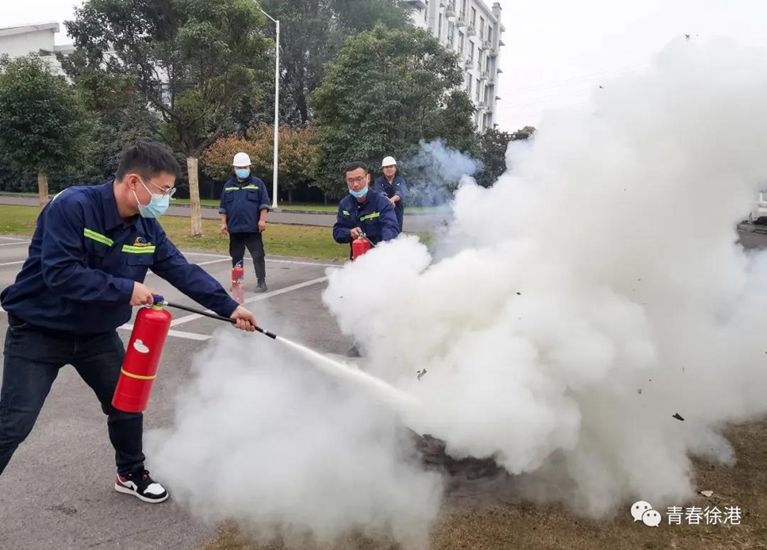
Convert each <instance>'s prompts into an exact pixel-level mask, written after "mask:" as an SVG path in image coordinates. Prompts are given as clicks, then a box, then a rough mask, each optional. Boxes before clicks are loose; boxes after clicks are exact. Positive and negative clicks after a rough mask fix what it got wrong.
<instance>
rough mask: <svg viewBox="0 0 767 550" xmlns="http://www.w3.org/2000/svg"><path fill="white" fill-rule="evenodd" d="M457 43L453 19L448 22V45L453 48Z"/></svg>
mask: <svg viewBox="0 0 767 550" xmlns="http://www.w3.org/2000/svg"><path fill="white" fill-rule="evenodd" d="M454 44H455V23H453V22H452V21H450V22H448V24H447V45H448V46H450V47H451V48H452V47H453V45H454Z"/></svg>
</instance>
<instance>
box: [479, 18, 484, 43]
mask: <svg viewBox="0 0 767 550" xmlns="http://www.w3.org/2000/svg"><path fill="white" fill-rule="evenodd" d="M479 39H480V40H484V39H485V18H484V17H481V16H480V18H479Z"/></svg>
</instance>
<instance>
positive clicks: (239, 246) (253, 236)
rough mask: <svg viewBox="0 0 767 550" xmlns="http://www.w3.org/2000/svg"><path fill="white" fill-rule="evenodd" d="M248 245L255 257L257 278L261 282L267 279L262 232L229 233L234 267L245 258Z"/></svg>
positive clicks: (230, 253) (251, 254)
mask: <svg viewBox="0 0 767 550" xmlns="http://www.w3.org/2000/svg"><path fill="white" fill-rule="evenodd" d="M246 247H247V249H248V251H249V252H250V256H251V257H252V258H253V264H254V266H255V268H256V279H257V281H258V282H259V283H260V282H263V281H264V280H265V279H266V260H265V259H264V239H263V238H262V237H261V233H230V234H229V255H230V256H231V257H232V267H234V266H235V265H237V262H241V261H242V260H243V258H244V257H245V248H246Z"/></svg>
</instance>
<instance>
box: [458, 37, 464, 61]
mask: <svg viewBox="0 0 767 550" xmlns="http://www.w3.org/2000/svg"><path fill="white" fill-rule="evenodd" d="M463 45H464V37H463V33H462V32H461V31H458V53H459V54H461V55H463Z"/></svg>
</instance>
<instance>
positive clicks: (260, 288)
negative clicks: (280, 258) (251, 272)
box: [256, 281, 269, 292]
mask: <svg viewBox="0 0 767 550" xmlns="http://www.w3.org/2000/svg"><path fill="white" fill-rule="evenodd" d="M267 290H269V289H268V288H267V286H266V281H258V285H257V286H256V292H266V291H267Z"/></svg>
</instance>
